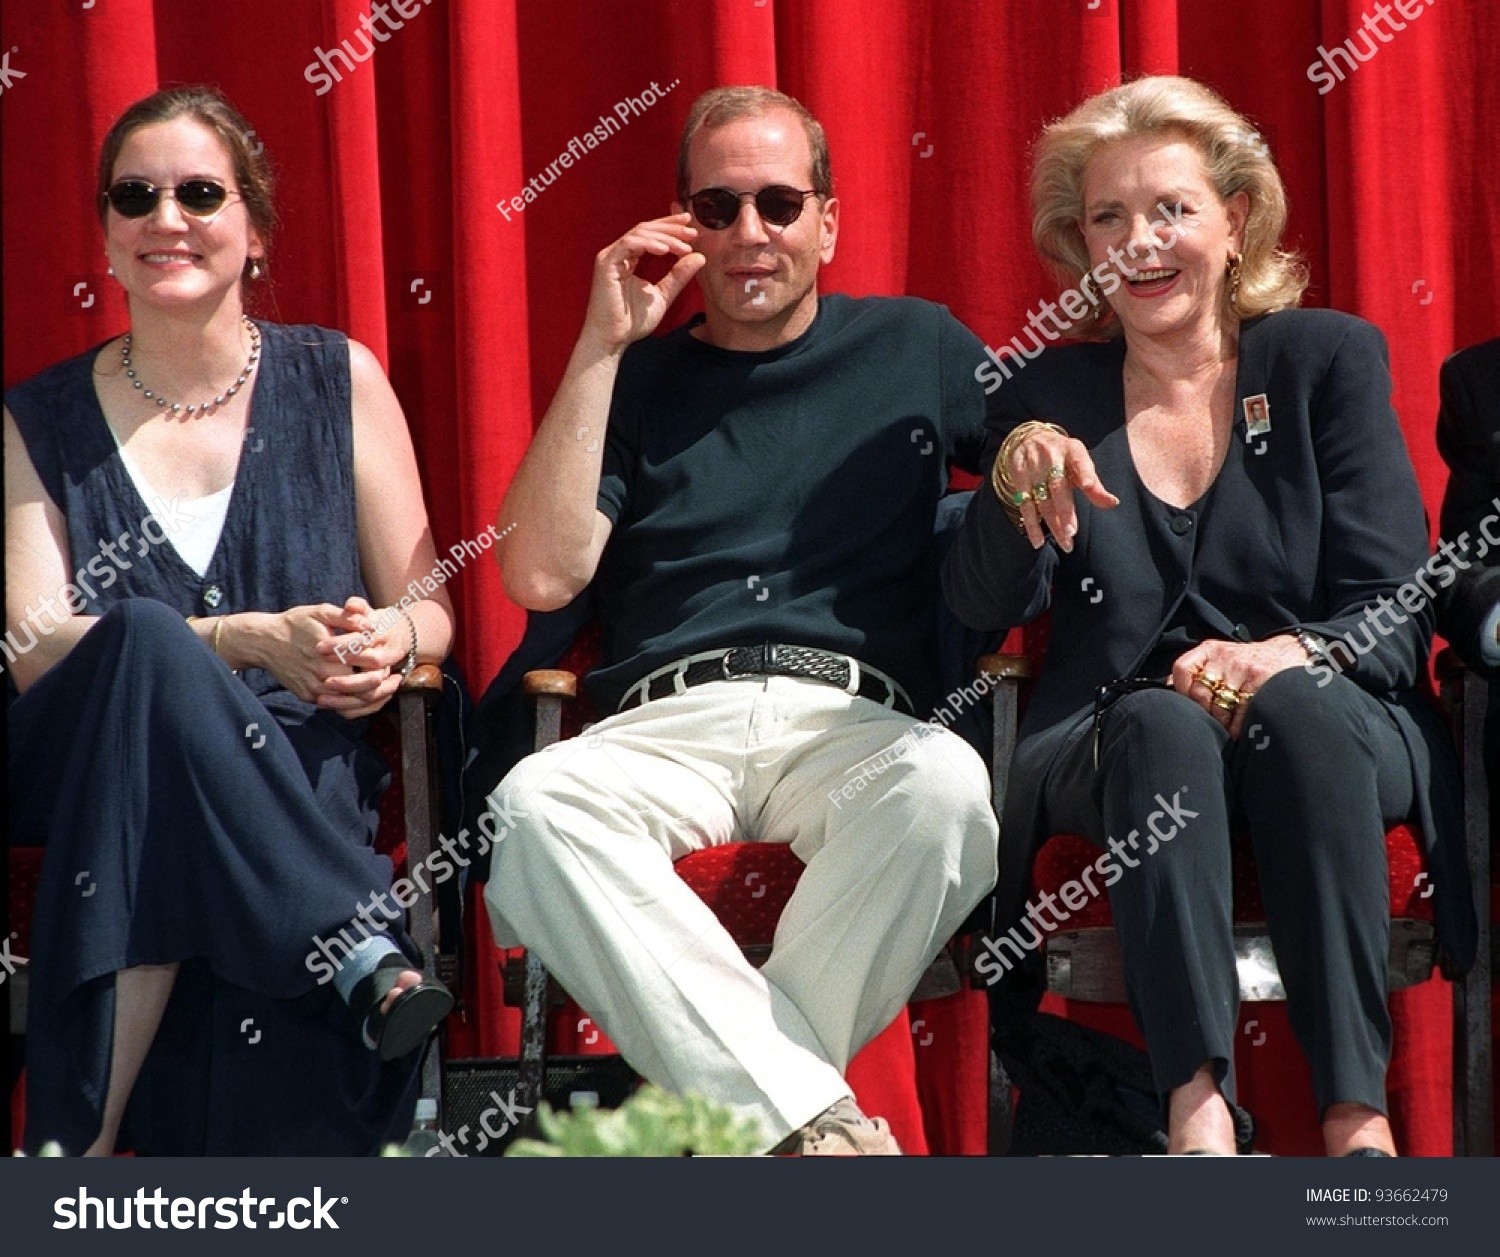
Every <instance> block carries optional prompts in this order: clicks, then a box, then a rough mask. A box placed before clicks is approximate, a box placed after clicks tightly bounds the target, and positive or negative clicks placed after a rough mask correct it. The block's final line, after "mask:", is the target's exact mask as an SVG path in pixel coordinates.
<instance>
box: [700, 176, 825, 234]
mask: <svg viewBox="0 0 1500 1257" xmlns="http://www.w3.org/2000/svg"><path fill="white" fill-rule="evenodd" d="M817 195H818V193H817V191H816V189H813V188H809V189H808V190H807V191H806V192H803V191H801V190H799V189H797V188H789V187H787V186H786V184H784V183H773V184H771V186H770V187H767V188H762V189H761V190H760V191H759V192H731V191H730V190H729V189H728V188H704V189H703V191H701V192H694V193H693V195H692V196H690V197H688V208H690V209H691V210H692V211H693V217H694V218H696V219H697V220H698V221H699V222H700V223H702V224H703V225H704V226H705V227H707V228H708V229H709V230H710V231H723V230H724V228H726V227H730V226H733V224H734V221H735V219H737V218H738V217H739V216H740V206H741V205H743V204H744V203H745V202H746V201H754V202H755V212H756V213H757V214H759V215H760V217H761V221H762V222H767V223H770V224H771V225H772V226H773V227H790V226H791V225H792V224H793V223H794V222H796V221H797V220H798V219H799V218H801V217H802V206H803V205H804V204H805V203H806V201H807V198H808V197H810V196H817Z"/></svg>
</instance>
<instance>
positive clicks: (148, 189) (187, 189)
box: [104, 179, 239, 218]
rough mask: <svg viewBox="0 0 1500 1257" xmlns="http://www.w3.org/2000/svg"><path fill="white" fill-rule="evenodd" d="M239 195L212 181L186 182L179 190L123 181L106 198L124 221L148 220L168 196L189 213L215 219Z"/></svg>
mask: <svg viewBox="0 0 1500 1257" xmlns="http://www.w3.org/2000/svg"><path fill="white" fill-rule="evenodd" d="M238 195H239V193H238V192H231V191H229V189H228V188H226V187H225V186H224V185H223V184H222V183H215V182H214V181H213V180H212V179H184V180H183V181H182V182H181V183H179V184H178V185H177V186H176V187H175V188H159V187H157V186H156V185H155V184H154V183H147V182H146V181H145V180H144V179H121V180H120V182H119V183H117V184H115V185H114V187H112V188H110V190H109V191H108V192H106V193H105V194H104V199H105V200H106V201H108V202H109V203H110V204H111V205H112V206H114V210H115V213H117V214H119V215H120V217H122V218H145V217H146V215H147V214H149V213H151V211H152V210H154V209H155V208H156V204H157V202H158V201H159V200H160V199H161V198H162V197H164V196H171V198H172V199H173V200H174V201H176V202H177V205H178V207H179V208H180V209H181V210H182V212H183V213H185V214H191V215H192V216H193V217H194V218H211V217H212V216H213V215H215V214H217V213H218V212H219V211H220V210H221V209H223V208H224V202H225V201H227V200H228V199H229V198H230V197H232V196H238Z"/></svg>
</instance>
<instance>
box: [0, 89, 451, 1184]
mask: <svg viewBox="0 0 1500 1257" xmlns="http://www.w3.org/2000/svg"><path fill="white" fill-rule="evenodd" d="M253 135H254V132H253V131H251V130H250V127H249V125H248V124H247V123H246V121H245V120H244V119H243V118H242V117H241V116H240V115H239V114H238V113H236V112H235V111H234V110H233V109H232V108H231V107H230V106H229V105H228V104H227V103H226V102H225V101H224V100H223V99H222V98H221V97H219V96H218V95H217V94H216V93H214V92H212V91H210V90H207V89H202V88H185V89H178V90H172V91H161V92H158V93H156V94H155V95H153V96H150V97H148V98H146V99H144V100H142V101H139V102H137V103H136V104H135V105H133V106H131V107H130V109H128V110H127V111H126V112H125V114H124V115H123V116H122V117H121V118H120V120H119V121H118V122H117V123H116V124H115V126H114V128H113V129H112V130H111V131H110V133H109V135H108V136H107V137H106V139H105V142H104V146H103V151H102V153H101V156H100V163H99V214H100V219H101V223H102V225H103V229H104V237H105V251H106V253H107V255H108V258H109V263H110V268H111V273H112V274H113V276H114V277H115V279H116V280H117V281H118V282H119V284H120V285H121V286H122V287H123V288H124V290H125V293H126V296H127V297H128V299H129V309H130V329H129V331H128V332H127V333H126V334H125V335H124V336H121V337H116V338H114V339H113V340H110V341H108V342H106V343H105V344H104V345H102V346H100V347H98V348H96V349H93V350H90V351H89V352H87V353H85V354H83V355H80V356H79V357H77V358H73V359H70V360H69V361H66V362H63V363H60V364H58V365H57V366H55V367H52V368H50V369H49V370H47V371H45V372H43V373H42V374H40V375H38V376H35V377H33V378H32V379H31V380H28V381H26V382H25V383H23V384H21V385H19V386H17V387H16V388H15V389H13V390H11V391H10V392H8V393H7V394H6V398H5V401H6V410H5V524H6V620H7V629H8V630H10V633H9V636H8V638H7V649H6V652H5V653H6V655H7V660H6V662H7V663H8V664H9V666H10V674H11V677H12V679H13V681H14V684H15V686H16V688H17V689H18V690H19V691H20V696H19V697H18V698H16V699H15V700H14V701H13V702H12V704H11V708H10V737H11V759H10V788H11V809H12V834H13V841H16V842H22V843H29V844H32V845H43V846H45V848H46V854H45V856H44V857H43V865H42V877H41V885H40V890H39V896H38V901H37V908H36V919H35V937H34V940H33V956H32V967H31V994H30V1002H29V1009H28V1039H27V1129H26V1138H25V1145H26V1147H27V1148H28V1149H31V1150H33V1151H34V1150H36V1149H37V1148H39V1147H40V1146H41V1145H42V1144H43V1143H44V1142H47V1141H57V1142H58V1143H60V1144H61V1146H62V1148H63V1150H64V1151H65V1152H67V1153H71V1154H80V1153H86V1154H94V1155H108V1154H109V1153H110V1152H112V1151H113V1150H114V1149H115V1147H116V1141H117V1136H118V1135H119V1134H120V1132H121V1129H122V1123H124V1128H125V1130H126V1132H127V1133H128V1135H129V1138H130V1144H131V1146H132V1147H133V1148H135V1149H136V1150H137V1151H143V1152H152V1153H173V1154H205V1153H243V1154H272V1153H326V1154H353V1153H369V1152H374V1151H376V1150H377V1149H378V1147H379V1145H380V1144H381V1143H382V1142H385V1141H388V1140H390V1139H393V1138H394V1139H399V1138H400V1137H401V1134H402V1133H403V1126H404V1124H405V1123H406V1122H408V1121H409V1119H410V1112H411V1105H412V1102H413V1099H414V1095H415V1081H416V1070H417V1065H418V1062H419V1060H420V1054H419V1053H418V1052H417V1051H416V1049H417V1048H418V1047H420V1046H421V1044H422V1043H423V1042H425V1040H426V1038H427V1036H428V1034H429V1032H430V1031H431V1029H432V1028H433V1026H434V1025H435V1024H436V1023H437V1021H439V1020H440V1019H441V1018H442V1016H444V1015H445V1014H446V1012H447V1011H448V1009H449V1008H450V1007H451V1006H452V999H451V996H450V995H449V994H448V992H447V991H446V990H444V989H443V988H442V986H441V984H440V983H437V982H435V981H433V980H430V979H429V980H426V981H424V980H423V978H422V974H421V973H420V972H419V969H420V957H418V955H417V954H416V951H415V949H414V948H413V946H412V944H411V942H410V940H409V939H408V938H407V937H406V935H405V934H404V933H403V931H402V928H401V924H400V916H399V912H398V910H397V909H396V908H395V907H393V906H392V905H391V903H390V900H389V898H388V897H387V898H384V899H382V898H380V895H381V892H384V891H386V890H388V889H389V887H390V877H391V869H390V863H389V861H388V860H387V859H386V858H385V857H383V856H378V855H376V854H375V853H374V851H373V850H372V849H371V842H372V840H373V836H374V831H375V824H376V803H377V800H378V796H379V793H380V790H381V789H382V788H383V786H384V784H385V781H386V777H387V775H388V774H387V773H386V771H385V767H384V764H383V761H382V760H381V759H380V757H379V756H378V755H376V754H375V753H374V752H373V751H372V750H371V749H370V748H369V747H368V746H367V745H366V744H365V742H364V741H363V737H362V734H363V730H364V723H365V722H364V718H365V717H367V716H368V715H370V714H371V713H372V712H375V711H377V710H379V709H380V707H381V706H383V705H384V704H385V703H386V702H387V701H388V700H389V699H390V698H391V696H392V695H393V694H394V693H395V692H396V690H397V688H398V687H399V685H400V683H401V679H402V677H403V676H404V675H405V674H406V673H407V672H409V671H410V669H411V668H412V666H414V664H415V663H416V662H417V661H429V662H438V661H441V660H442V659H443V658H445V657H446V655H447V653H448V650H449V646H450V643H451V641H452V634H453V616H452V608H451V606H450V604H449V601H448V597H447V595H446V593H445V592H444V590H443V589H442V588H441V586H438V587H437V589H436V592H433V593H430V594H429V595H428V596H426V597H424V598H422V599H421V600H420V601H415V600H413V599H411V598H406V600H405V601H404V602H402V604H401V606H400V607H394V606H392V605H391V604H394V603H397V602H398V600H401V599H402V598H403V595H404V594H405V593H406V591H407V589H408V586H409V585H412V584H413V583H414V582H419V581H420V579H421V578H423V577H427V576H428V575H429V574H430V573H431V572H432V571H433V569H434V568H435V566H436V555H435V554H434V551H433V543H432V538H431V535H430V533H429V531H428V525H427V519H426V513H425V508H424V506H423V502H422V492H421V486H420V484H419V482H418V478H417V467H416V460H415V457H414V454H413V450H412V444H411V439H410V436H409V434H408V432H407V429H406V423H405V420H404V417H403V416H402V413H401V407H400V405H399V403H398V402H397V400H396V397H395V395H394V393H393V392H392V391H391V388H390V385H389V384H388V383H387V382H386V379H385V377H384V375H383V373H382V371H381V369H380V366H379V365H378V364H377V362H376V360H375V358H374V357H373V356H372V355H371V353H370V352H369V351H368V350H367V349H365V348H364V347H363V346H361V345H358V344H355V343H353V342H350V341H348V340H347V339H346V338H345V337H344V336H342V335H341V334H339V333H337V332H331V331H326V330H323V329H321V328H316V327H289V326H283V325H277V324H272V323H264V322H255V321H252V320H251V319H249V318H248V317H247V316H246V315H245V313H244V293H245V288H246V286H247V285H248V284H251V283H254V282H255V281H257V280H259V279H261V278H262V277H263V275H264V274H265V269H266V267H267V265H268V263H267V248H268V245H269V242H270V232H271V226H272V222H273V212H272V204H271V195H270V178H269V170H268V167H267V165H266V160H265V158H264V156H262V155H261V153H260V149H259V146H256V148H255V149H254V151H252V149H251V147H250V146H249V144H248V143H247V137H253ZM431 583H432V582H431V581H430V580H429V582H428V584H429V586H430V585H431ZM415 587H416V588H418V589H420V588H422V586H421V584H420V583H418V584H416V585H415ZM382 608H385V609H384V610H382ZM341 931H342V932H343V933H342V938H343V939H344V940H346V944H341V943H340V942H338V941H337V940H335V941H333V942H331V943H328V944H327V945H325V946H324V947H322V948H319V945H318V940H330V939H332V938H333V936H336V935H340V932H341ZM330 957H332V961H331V962H330V959H329V958H330ZM325 983H326V985H325ZM330 988H331V989H332V991H334V992H337V995H334V996H330ZM351 1014H352V1015H351Z"/></svg>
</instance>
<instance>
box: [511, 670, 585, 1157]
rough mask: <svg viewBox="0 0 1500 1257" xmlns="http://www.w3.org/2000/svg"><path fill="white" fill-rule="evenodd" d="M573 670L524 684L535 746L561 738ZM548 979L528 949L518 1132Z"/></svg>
mask: <svg viewBox="0 0 1500 1257" xmlns="http://www.w3.org/2000/svg"><path fill="white" fill-rule="evenodd" d="M577 684H578V683H577V678H576V677H574V676H573V674H572V673H571V672H561V671H538V672H528V673H527V674H526V676H525V678H524V679H523V681H522V689H523V692H524V693H526V694H529V695H531V696H532V697H534V698H535V699H536V736H535V741H534V742H533V746H534V747H535V749H536V750H538V751H541V750H545V749H546V748H547V747H549V746H552V745H553V744H554V743H556V742H559V741H561V739H562V705H563V700H564V699H565V698H572V697H574V695H575V694H576V693H577ZM550 986H551V979H550V978H549V977H548V976H547V970H546V968H545V967H544V966H543V964H542V962H541V961H540V960H538V959H537V958H536V955H535V954H534V953H532V952H530V951H528V952H527V953H526V978H525V985H524V988H523V991H522V996H521V1060H520V1066H519V1068H518V1070H517V1078H516V1111H517V1112H518V1113H524V1114H526V1117H525V1118H524V1120H523V1122H522V1127H521V1130H522V1133H523V1134H525V1135H535V1134H536V1133H537V1130H536V1110H537V1108H538V1106H539V1105H540V1104H541V1102H542V1099H543V1098H544V1096H545V1095H546V1082H547V1010H548V1003H549V1001H548V993H549V987H550Z"/></svg>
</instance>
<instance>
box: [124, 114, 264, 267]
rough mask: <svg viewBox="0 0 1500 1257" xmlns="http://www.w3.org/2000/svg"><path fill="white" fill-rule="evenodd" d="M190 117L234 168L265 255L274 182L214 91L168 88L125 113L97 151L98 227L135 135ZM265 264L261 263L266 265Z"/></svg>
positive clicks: (240, 122) (243, 125)
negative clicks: (128, 142)
mask: <svg viewBox="0 0 1500 1257" xmlns="http://www.w3.org/2000/svg"><path fill="white" fill-rule="evenodd" d="M182 117H188V118H192V119H193V121H195V122H198V123H201V124H202V125H203V126H205V127H207V128H208V129H209V130H210V131H212V132H213V133H214V134H215V135H216V136H218V138H219V142H220V143H221V144H223V145H224V148H225V150H226V151H227V152H228V153H229V156H230V159H231V161H232V162H233V163H234V181H235V183H236V184H237V185H238V186H237V187H236V188H235V189H234V190H235V191H237V192H238V193H239V194H240V197H241V198H242V199H243V200H244V202H245V210H246V212H247V213H248V214H249V216H250V222H251V224H252V225H253V226H254V227H255V230H256V232H257V234H259V236H260V241H261V245H262V247H263V248H264V249H265V250H266V252H267V253H269V251H270V247H271V234H272V232H273V231H274V230H275V227H276V204H275V199H274V192H275V178H274V177H273V175H272V174H271V163H270V162H269V161H267V160H266V157H265V151H264V146H263V145H261V144H260V142H259V141H252V139H251V137H252V136H253V135H254V134H255V133H254V132H253V131H252V130H251V129H250V124H249V123H248V122H246V121H245V119H244V117H243V116H242V115H241V114H240V112H239V110H237V109H236V108H235V107H234V106H233V105H231V104H230V103H229V102H228V101H227V100H226V99H225V98H224V97H223V96H222V95H221V94H220V93H219V92H218V91H216V90H215V89H214V88H212V87H169V88H163V89H161V90H160V91H157V92H153V93H152V94H151V95H150V96H147V97H144V98H143V99H141V100H138V101H136V102H135V104H133V105H131V106H130V107H129V108H128V109H126V110H125V112H124V113H122V114H121V115H120V116H119V117H118V118H117V119H115V124H114V126H112V127H110V129H109V134H107V135H106V136H105V137H104V143H103V144H102V145H101V146H100V149H99V173H98V204H99V221H100V223H104V222H105V221H106V220H107V218H108V215H109V201H108V200H107V199H106V198H105V193H106V192H108V191H109V188H110V185H111V184H112V183H113V182H114V170H115V162H116V161H118V160H119V157H120V150H121V149H122V148H124V146H125V141H126V140H127V139H128V138H129V137H130V134H131V133H132V132H133V131H137V130H139V129H140V128H141V127H148V126H151V125H153V124H154V123H157V122H170V121H172V119H174V118H182ZM264 261H265V259H262V262H263V263H264ZM244 276H245V278H246V279H248V278H250V259H248V258H247V259H246V260H245V271H244Z"/></svg>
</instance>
